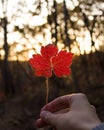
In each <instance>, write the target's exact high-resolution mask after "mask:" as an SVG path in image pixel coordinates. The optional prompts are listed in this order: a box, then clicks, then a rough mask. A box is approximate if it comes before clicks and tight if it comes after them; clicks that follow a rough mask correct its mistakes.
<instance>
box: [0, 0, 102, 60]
mask: <svg viewBox="0 0 104 130" xmlns="http://www.w3.org/2000/svg"><path fill="white" fill-rule="evenodd" d="M24 1H25V2H26V7H23V8H22V9H21V10H22V11H23V13H22V12H21V11H19V12H18V14H17V10H18V2H20V0H15V1H13V0H8V8H7V17H8V20H9V21H11V22H10V24H8V32H9V33H8V43H9V45H11V46H10V48H11V50H10V58H9V59H10V60H16V59H17V55H18V57H19V59H20V60H28V59H29V58H31V57H32V55H33V54H34V53H39V52H40V47H41V46H42V45H43V46H45V45H46V44H49V43H52V42H51V32H50V30H51V29H50V27H49V26H48V25H47V28H45V29H44V30H42V31H43V32H44V34H45V35H44V34H43V33H42V32H39V33H35V32H34V37H33V36H31V35H30V34H28V32H27V33H26V34H25V37H24V36H23V35H22V34H20V33H19V32H18V31H15V32H14V31H13V30H14V26H19V29H21V30H22V29H24V25H28V26H29V27H30V28H31V29H32V28H35V27H37V26H41V25H44V24H46V23H47V15H48V13H47V8H46V7H43V8H42V11H41V13H40V15H34V16H33V15H32V14H31V13H28V10H30V11H32V12H34V9H36V7H35V6H34V5H33V3H34V0H24ZM42 2H44V3H45V0H42ZM57 2H58V3H61V2H63V0H57ZM66 2H67V6H69V5H70V10H71V9H73V8H74V7H73V3H72V2H71V1H67V0H66ZM73 2H74V5H75V6H77V5H78V4H79V3H78V1H77V0H73ZM50 3H51V1H50ZM51 4H52V3H51ZM103 5H104V4H103ZM103 5H102V6H103ZM44 6H46V4H45V5H44ZM1 8H2V6H1V4H0V9H1ZM14 14H15V15H16V14H17V16H15V15H14ZM13 15H14V16H15V17H14V19H13ZM0 17H1V18H2V17H3V14H2V11H1V10H0ZM89 19H90V20H93V17H92V16H89ZM71 20H72V21H73V20H74V21H75V22H76V21H77V23H78V24H79V25H83V24H84V23H83V21H81V20H78V18H77V17H74V16H72V17H71ZM69 32H70V33H71V38H72V37H74V32H73V29H69ZM75 33H77V34H78V33H79V32H75ZM2 39H3V31H1V32H0V40H1V41H3V40H2ZM103 40H104V39H103ZM100 45H101V43H99V41H98V40H97V39H96V42H95V47H96V49H99V46H100ZM57 46H58V48H59V49H62V48H64V47H65V46H64V44H62V43H58V44H57ZM0 47H1V48H2V43H1V44H0ZM66 49H67V48H66ZM71 49H72V50H71V51H72V52H73V53H75V54H77V55H78V54H80V53H81V54H84V53H85V52H86V53H89V52H90V51H91V50H92V51H95V49H94V48H93V47H91V39H90V34H89V32H88V31H87V30H84V29H82V30H81V31H80V33H79V34H78V36H77V37H76V41H75V42H74V43H73V45H72V46H71ZM0 54H1V56H4V54H5V52H4V50H3V49H1V50H0Z"/></svg>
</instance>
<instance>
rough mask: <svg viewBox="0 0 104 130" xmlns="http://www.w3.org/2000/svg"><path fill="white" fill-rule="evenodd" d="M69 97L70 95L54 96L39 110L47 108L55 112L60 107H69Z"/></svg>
mask: <svg viewBox="0 0 104 130" xmlns="http://www.w3.org/2000/svg"><path fill="white" fill-rule="evenodd" d="M70 99H71V95H65V96H61V97H58V98H56V99H55V100H53V101H51V102H50V103H48V104H47V105H45V106H44V107H43V108H42V109H41V111H43V110H48V111H50V112H56V111H59V110H61V109H65V108H69V107H70Z"/></svg>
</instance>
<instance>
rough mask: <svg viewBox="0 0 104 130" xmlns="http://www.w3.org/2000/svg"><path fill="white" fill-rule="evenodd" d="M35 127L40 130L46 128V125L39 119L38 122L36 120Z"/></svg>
mask: <svg viewBox="0 0 104 130" xmlns="http://www.w3.org/2000/svg"><path fill="white" fill-rule="evenodd" d="M35 125H36V127H37V128H41V127H44V126H47V125H48V124H47V123H46V122H45V121H43V120H42V119H41V118H39V119H38V120H36V122H35Z"/></svg>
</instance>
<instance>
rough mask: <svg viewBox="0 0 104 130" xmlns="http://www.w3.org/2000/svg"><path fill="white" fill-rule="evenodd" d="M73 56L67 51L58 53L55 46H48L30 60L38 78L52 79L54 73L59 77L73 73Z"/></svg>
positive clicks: (43, 47)
mask: <svg viewBox="0 0 104 130" xmlns="http://www.w3.org/2000/svg"><path fill="white" fill-rule="evenodd" d="M72 58H73V54H72V53H70V52H67V51H66V50H61V51H59V52H58V48H57V47H56V46H55V45H52V44H48V45H46V46H42V47H41V54H34V55H33V57H32V58H31V59H30V60H29V63H30V65H31V66H32V67H33V69H34V70H35V75H36V76H43V77H51V76H52V71H53V72H54V74H55V75H56V76H58V77H61V76H64V75H69V74H70V73H71V70H70V65H71V63H72Z"/></svg>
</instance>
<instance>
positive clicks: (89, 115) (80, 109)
mask: <svg viewBox="0 0 104 130" xmlns="http://www.w3.org/2000/svg"><path fill="white" fill-rule="evenodd" d="M100 123H101V121H100V119H99V118H98V116H97V114H96V110H95V108H94V106H92V105H91V104H90V103H89V101H88V99H87V97H86V95H84V94H82V93H79V94H71V95H65V96H61V97H58V98H56V99H55V100H53V101H52V102H50V103H48V104H47V105H45V106H44V107H43V108H42V109H41V113H40V119H38V120H37V121H36V126H37V127H38V128H42V127H45V126H48V125H50V126H52V127H53V128H54V129H55V130H92V129H93V128H94V127H96V126H97V125H99V124H100Z"/></svg>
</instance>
